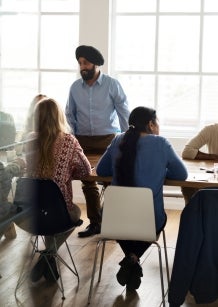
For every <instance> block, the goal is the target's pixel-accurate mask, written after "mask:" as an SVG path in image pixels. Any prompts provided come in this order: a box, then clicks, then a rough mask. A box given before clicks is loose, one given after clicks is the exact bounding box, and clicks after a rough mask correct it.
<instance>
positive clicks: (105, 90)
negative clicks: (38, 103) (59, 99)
mask: <svg viewBox="0 0 218 307" xmlns="http://www.w3.org/2000/svg"><path fill="white" fill-rule="evenodd" d="M65 113H66V116H67V120H68V123H69V125H70V126H71V128H72V132H73V133H74V134H76V135H90V136H91V135H106V134H112V133H119V132H124V131H126V130H127V129H128V119H129V109H128V102H127V98H126V95H125V93H124V91H123V89H122V87H121V85H120V83H119V81H117V80H116V79H113V78H111V77H110V76H108V75H105V74H103V73H100V75H99V77H98V79H97V80H96V82H95V83H94V84H93V85H91V86H89V85H88V84H87V83H86V82H84V81H83V79H79V80H76V81H75V82H74V83H73V84H72V85H71V87H70V93H69V98H68V101H67V105H66V110H65Z"/></svg>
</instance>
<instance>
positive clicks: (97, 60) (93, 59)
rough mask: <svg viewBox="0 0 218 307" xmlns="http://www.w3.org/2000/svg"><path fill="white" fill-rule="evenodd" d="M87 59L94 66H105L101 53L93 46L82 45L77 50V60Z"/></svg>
mask: <svg viewBox="0 0 218 307" xmlns="http://www.w3.org/2000/svg"><path fill="white" fill-rule="evenodd" d="M80 57H82V58H85V59H86V60H87V61H89V62H90V63H92V64H94V65H98V66H101V65H103V64H104V58H103V55H102V54H101V52H100V51H98V50H97V49H96V48H94V47H92V46H86V45H82V46H79V47H77V48H76V59H77V61H78V60H79V58H80Z"/></svg>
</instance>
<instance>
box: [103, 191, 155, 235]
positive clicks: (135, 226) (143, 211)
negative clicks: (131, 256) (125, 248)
mask: <svg viewBox="0 0 218 307" xmlns="http://www.w3.org/2000/svg"><path fill="white" fill-rule="evenodd" d="M100 235H101V236H102V237H104V238H107V239H120V240H140V241H155V240H156V238H157V236H156V227H155V215H154V203H153V193H152V190H151V189H149V188H144V187H121V186H108V187H107V188H106V190H105V193H104V207H103V216H102V225H101V234H100Z"/></svg>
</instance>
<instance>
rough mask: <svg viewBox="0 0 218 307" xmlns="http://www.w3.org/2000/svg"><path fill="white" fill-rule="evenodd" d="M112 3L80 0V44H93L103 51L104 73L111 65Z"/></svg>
mask: <svg viewBox="0 0 218 307" xmlns="http://www.w3.org/2000/svg"><path fill="white" fill-rule="evenodd" d="M110 4H111V1H110V0H80V12H82V13H81V14H80V33H79V44H80V45H91V46H94V47H95V48H97V49H99V50H100V51H101V53H102V54H103V56H104V58H105V64H104V65H103V67H102V71H103V72H104V73H108V66H109V63H108V61H109V60H108V59H109V54H108V50H109V48H108V46H109V41H110V26H109V25H110V12H111V9H110ZM99 12H101V14H99Z"/></svg>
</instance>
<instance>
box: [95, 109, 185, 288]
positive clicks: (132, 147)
mask: <svg viewBox="0 0 218 307" xmlns="http://www.w3.org/2000/svg"><path fill="white" fill-rule="evenodd" d="M96 171H97V174H98V175H100V176H112V178H113V179H112V185H119V186H130V187H131V186H137V187H148V188H150V189H151V190H152V191H153V197H154V210H155V221H156V231H157V233H160V231H161V230H162V229H163V227H164V226H165V224H166V220H167V217H166V213H165V211H164V202H163V184H164V180H165V178H169V179H177V180H185V179H186V178H187V175H188V174H187V170H186V167H185V165H184V164H183V162H182V160H181V159H180V157H179V156H178V155H177V154H176V153H175V151H174V150H173V148H172V146H171V145H170V143H169V142H168V141H167V140H166V139H165V138H164V137H161V136H159V124H158V119H157V116H156V111H155V110H153V109H150V108H146V107H137V108H135V109H134V110H133V111H132V112H131V114H130V116H129V129H128V130H127V131H126V132H125V133H123V134H120V135H118V136H116V137H115V138H114V139H113V141H112V143H111V144H110V146H109V147H108V148H107V150H106V152H105V153H104V155H103V156H102V158H101V159H100V161H99V163H98V165H97V169H96ZM118 243H119V244H120V246H121V248H122V250H123V252H124V254H125V257H124V259H123V260H122V261H121V262H120V263H119V264H120V266H121V268H120V270H119V272H118V273H117V280H118V282H119V283H120V284H121V285H123V286H124V285H126V286H127V290H134V289H137V288H138V287H139V286H140V283H141V278H140V277H142V276H143V274H142V268H141V266H140V264H139V262H140V257H141V256H142V255H143V254H144V252H145V251H146V250H147V248H148V247H149V246H150V243H148V242H142V241H128V240H122V241H118Z"/></svg>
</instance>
